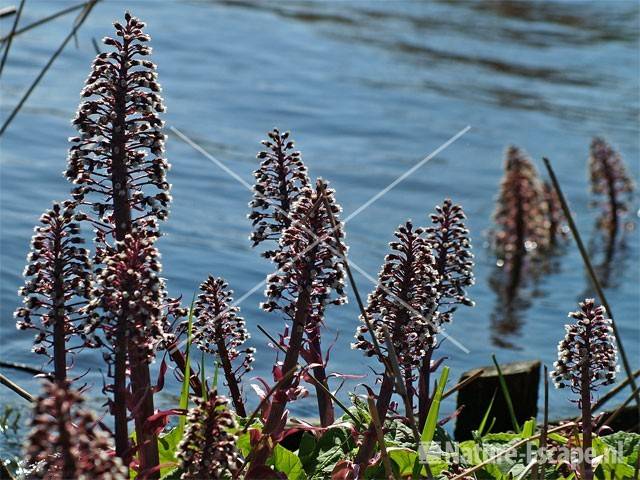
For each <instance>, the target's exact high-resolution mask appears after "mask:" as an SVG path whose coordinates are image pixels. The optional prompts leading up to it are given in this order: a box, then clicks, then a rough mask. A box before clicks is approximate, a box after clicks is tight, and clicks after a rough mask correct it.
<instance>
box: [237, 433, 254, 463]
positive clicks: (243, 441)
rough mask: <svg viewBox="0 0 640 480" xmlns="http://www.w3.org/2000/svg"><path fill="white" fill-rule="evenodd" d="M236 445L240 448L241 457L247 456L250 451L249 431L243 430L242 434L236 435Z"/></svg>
mask: <svg viewBox="0 0 640 480" xmlns="http://www.w3.org/2000/svg"><path fill="white" fill-rule="evenodd" d="M236 447H238V450H240V453H242V456H243V457H245V458H246V457H247V456H248V455H249V452H251V438H250V437H249V432H245V433H243V434H242V435H239V436H238V439H237V440H236Z"/></svg>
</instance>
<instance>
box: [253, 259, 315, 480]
mask: <svg viewBox="0 0 640 480" xmlns="http://www.w3.org/2000/svg"><path fill="white" fill-rule="evenodd" d="M303 285H304V287H303V288H301V289H300V293H299V294H298V299H297V301H296V313H295V316H294V319H293V325H292V326H291V337H290V338H289V346H288V348H287V353H286V354H285V356H284V362H283V366H282V372H289V371H292V370H293V369H294V368H296V366H297V364H298V358H299V356H300V350H301V349H302V341H303V337H304V327H305V325H306V323H307V317H308V316H309V306H310V300H311V298H310V291H309V286H310V285H311V274H310V269H309V267H307V268H305V271H304V272H303ZM293 380H294V377H293V376H291V378H289V379H288V380H287V381H286V382H284V383H282V385H280V388H279V389H278V390H279V391H277V392H276V393H275V396H274V399H273V402H272V404H271V410H270V411H269V417H268V418H267V422H266V424H265V426H264V428H263V429H262V439H261V441H260V443H259V445H258V446H257V447H256V450H255V454H254V456H253V461H252V462H251V467H250V468H249V471H251V469H252V468H254V467H259V466H262V465H264V464H265V462H266V461H267V458H268V457H269V455H270V453H271V447H270V446H269V444H268V441H269V439H268V437H274V436H275V435H276V434H277V433H279V432H278V431H279V430H280V429H281V428H282V417H283V415H284V413H285V408H286V406H287V400H286V391H287V390H288V389H289V388H290V387H291V384H292V383H293Z"/></svg>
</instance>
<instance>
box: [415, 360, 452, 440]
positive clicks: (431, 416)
mask: <svg viewBox="0 0 640 480" xmlns="http://www.w3.org/2000/svg"><path fill="white" fill-rule="evenodd" d="M447 378H449V367H444V368H443V369H442V373H441V374H440V380H438V386H437V388H436V391H435V393H434V394H433V400H432V401H431V405H430V406H429V413H427V420H426V422H425V424H424V428H423V429H422V436H421V437H420V440H421V441H422V443H426V444H427V445H428V444H430V443H431V441H432V440H433V434H434V433H435V431H436V426H437V425H438V416H439V414H440V402H441V401H442V392H444V387H445V386H446V385H447Z"/></svg>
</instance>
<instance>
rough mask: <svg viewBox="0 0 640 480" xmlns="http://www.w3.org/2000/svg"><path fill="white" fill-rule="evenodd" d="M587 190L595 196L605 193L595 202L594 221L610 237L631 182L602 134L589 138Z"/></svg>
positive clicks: (623, 210) (622, 211) (624, 206)
mask: <svg viewBox="0 0 640 480" xmlns="http://www.w3.org/2000/svg"><path fill="white" fill-rule="evenodd" d="M589 174H590V177H591V191H592V192H593V193H594V194H595V195H596V196H597V197H602V196H604V197H605V200H602V201H600V202H599V204H600V206H601V207H602V211H603V213H602V215H601V217H600V218H599V220H598V225H599V226H600V227H601V228H604V229H606V230H608V231H609V233H610V235H611V236H612V237H614V236H615V235H616V234H617V231H618V228H619V226H620V221H621V219H622V218H623V217H624V215H625V214H626V213H627V212H628V210H629V205H628V201H626V200H625V199H624V198H623V196H625V195H626V196H627V197H630V196H631V195H632V194H633V191H634V189H635V186H634V184H633V181H632V180H631V178H630V177H629V174H628V173H627V170H626V168H625V165H624V162H623V160H622V157H621V156H620V154H619V153H618V152H616V151H615V150H614V149H613V148H612V147H611V145H609V144H608V143H607V142H606V141H605V140H604V139H603V138H600V137H596V138H594V139H593V141H592V142H591V148H590V157H589Z"/></svg>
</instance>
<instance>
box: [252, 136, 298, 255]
mask: <svg viewBox="0 0 640 480" xmlns="http://www.w3.org/2000/svg"><path fill="white" fill-rule="evenodd" d="M289 135H290V134H289V132H284V133H281V132H280V131H279V130H278V129H277V128H276V129H273V130H272V131H271V132H269V133H268V136H269V139H268V140H263V141H262V144H263V145H264V146H265V147H266V150H264V151H261V152H259V153H258V159H261V160H262V163H261V164H260V168H258V169H257V170H256V171H255V172H254V176H255V177H256V182H255V185H254V187H253V190H254V196H253V200H252V201H251V202H250V203H249V207H250V208H251V213H250V214H249V219H250V220H252V224H253V227H254V231H253V233H252V234H251V237H250V238H251V241H252V242H253V246H254V247H255V246H257V245H259V244H260V243H262V242H264V241H266V240H270V241H275V242H276V243H277V242H278V240H279V239H280V235H281V234H282V232H283V231H284V230H285V229H286V228H287V227H288V226H289V225H290V223H291V221H290V218H289V216H288V215H289V213H290V210H291V208H292V206H293V204H294V203H295V202H296V201H297V200H298V198H299V197H300V195H301V194H302V192H303V190H305V189H307V188H309V186H310V182H309V177H308V175H307V167H306V166H305V165H304V163H303V162H302V156H301V154H300V152H299V151H295V150H293V148H294V144H293V141H292V140H290V139H289ZM276 252H277V249H272V250H267V251H265V252H264V253H263V256H265V257H266V258H272V257H273V256H274V255H275V254H276Z"/></svg>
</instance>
